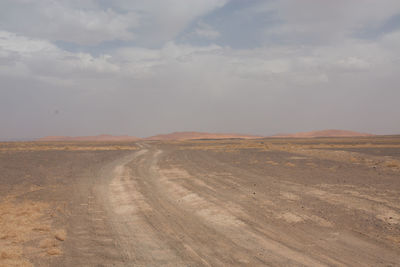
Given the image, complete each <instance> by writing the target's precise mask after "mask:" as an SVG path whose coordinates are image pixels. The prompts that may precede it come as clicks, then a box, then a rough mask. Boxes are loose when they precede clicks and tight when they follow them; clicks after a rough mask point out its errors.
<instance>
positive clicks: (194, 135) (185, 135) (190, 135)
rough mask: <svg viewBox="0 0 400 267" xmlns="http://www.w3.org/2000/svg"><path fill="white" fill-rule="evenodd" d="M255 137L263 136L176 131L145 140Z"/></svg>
mask: <svg viewBox="0 0 400 267" xmlns="http://www.w3.org/2000/svg"><path fill="white" fill-rule="evenodd" d="M232 138H240V139H254V138H261V136H256V135H243V134H225V133H202V132H174V133H169V134H159V135H155V136H151V137H147V138H145V139H144V140H193V139H232Z"/></svg>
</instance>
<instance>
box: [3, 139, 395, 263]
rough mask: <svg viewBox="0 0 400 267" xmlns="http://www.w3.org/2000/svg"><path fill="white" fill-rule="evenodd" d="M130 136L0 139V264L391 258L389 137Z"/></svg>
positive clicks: (391, 161)
mask: <svg viewBox="0 0 400 267" xmlns="http://www.w3.org/2000/svg"><path fill="white" fill-rule="evenodd" d="M82 146H83V145H82ZM135 146H136V148H137V149H136V150H131V151H130V150H118V148H116V149H115V150H104V151H103V150H99V151H96V150H91V151H84V150H83V151H80V150H79V151H59V150H57V151H55V150H46V151H37V150H33V149H31V150H29V149H28V150H27V151H19V150H18V151H15V150H12V149H9V150H3V151H2V152H1V153H0V170H1V176H0V182H1V183H0V193H1V204H2V205H5V206H4V207H7V209H9V212H8V213H7V214H5V215H4V214H2V215H1V216H2V217H0V218H1V220H3V221H4V220H5V219H7V220H11V219H13V218H14V219H13V220H14V222H15V224H22V223H21V222H19V219H18V216H30V218H31V224H32V226H29V225H30V224H28V225H25V224H24V225H22V226H21V227H23V228H22V230H21V231H22V232H21V236H20V238H19V239H18V240H19V242H14V243H13V241H15V240H17V239H15V238H16V237H15V236H16V234H14V235H15V236H14V237H13V235H3V237H0V255H2V257H0V266H1V265H3V266H7V265H6V263H10V262H11V263H12V261H14V262H18V261H19V262H20V263H23V264H25V265H26V266H29V264H33V265H36V266H56V265H58V266H243V265H244V266H302V265H303V266H399V262H400V198H399V195H400V158H399V157H398V151H399V149H400V148H399V146H400V139H399V138H391V139H384V140H383V139H382V140H381V139H379V140H378V139H376V138H375V137H374V138H371V139H365V140H364V139H335V140H331V139H324V140H318V139H315V140H311V141H310V140H307V141H304V142H303V141H302V140H284V139H283V140H275V139H274V140H269V139H265V140H252V141H249V140H246V141H240V140H230V141H229V140H228V141H227V140H225V141H185V142H139V143H137V144H136V145H135ZM86 147H87V146H86ZM101 147H104V145H102V146H101ZM386 150H387V153H385V151H386ZM377 151H378V152H377ZM396 151H397V152H396ZM2 207H3V206H2ZM20 210H25V212H23V213H22V215H21V214H20V212H19V211H20ZM23 218H25V217H23ZM0 223H1V221H0ZM38 223H40V225H43V226H46V227H44V228H43V229H41V230H37V229H36V228H37V224H38ZM35 227H36V228H35ZM23 229H25V230H23ZM35 229H36V230H35ZM8 231H9V232H10V233H12V232H13V231H14V233H16V232H17V233H18V232H19V231H16V230H15V229H14V230H13V229H9V230H8ZM0 234H3V233H2V232H1V230H0ZM4 236H6V237H4ZM13 238H14V239H15V240H14V239H13ZM35 247H39V249H36V250H35V249H33V248H35ZM13 250H15V251H17V253H16V254H15V255H14V254H12V253H11V252H10V251H13ZM3 252H4V253H3ZM7 253H8V254H7ZM8 266H10V265H8ZM16 266H17V265H16Z"/></svg>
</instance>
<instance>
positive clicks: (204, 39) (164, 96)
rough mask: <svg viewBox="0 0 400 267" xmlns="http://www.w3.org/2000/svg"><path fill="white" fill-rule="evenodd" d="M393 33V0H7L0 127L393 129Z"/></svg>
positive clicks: (72, 132)
mask: <svg viewBox="0 0 400 267" xmlns="http://www.w3.org/2000/svg"><path fill="white" fill-rule="evenodd" d="M15 18H18V19H15ZM399 47H400V2H399V1H397V0H382V1H374V0H365V1H362V2H361V1H357V0H350V1H329V2H327V1H315V0H306V1H301V2H300V1H286V0H280V1H259V0H254V1H239V0H230V1H229V0H216V1H214V0H212V1H204V0H194V1H190V3H188V2H187V1H170V0H168V1H164V0H163V1H160V0H154V1H145V2H143V1H124V0H118V1H84V2H82V1H72V0H71V1H62V2H53V1H15V0H4V1H1V3H0V84H1V86H0V127H1V128H0V129H1V131H0V139H1V140H5V139H10V138H11V139H21V138H22V139H24V138H38V137H43V136H49V135H50V136H92V135H98V134H103V133H106V134H111V135H129V136H138V137H147V136H153V135H157V134H160V133H169V132H175V131H200V132H212V133H214V132H217V133H247V134H252V135H262V136H266V135H273V134H277V133H294V132H303V131H315V130H320V129H347V130H353V131H357V132H367V133H374V134H396V133H400V117H399V116H398V114H400V105H398V99H400V90H399V89H398V84H400V78H399V77H400V75H399V74H400V73H399V70H400V67H399V63H400V49H399Z"/></svg>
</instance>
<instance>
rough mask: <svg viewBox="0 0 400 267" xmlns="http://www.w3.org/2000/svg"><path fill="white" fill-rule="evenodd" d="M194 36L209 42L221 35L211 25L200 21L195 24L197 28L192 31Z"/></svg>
mask: <svg viewBox="0 0 400 267" xmlns="http://www.w3.org/2000/svg"><path fill="white" fill-rule="evenodd" d="M194 34H195V35H196V36H197V37H200V38H205V39H211V40H212V39H217V38H218V37H220V35H221V34H220V33H219V32H218V31H216V30H215V29H214V28H213V27H212V26H211V25H208V24H206V23H204V22H201V21H200V22H199V23H198V24H197V28H196V29H195V30H194Z"/></svg>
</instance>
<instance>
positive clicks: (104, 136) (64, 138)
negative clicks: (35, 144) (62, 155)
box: [38, 134, 140, 141]
mask: <svg viewBox="0 0 400 267" xmlns="http://www.w3.org/2000/svg"><path fill="white" fill-rule="evenodd" d="M139 139H140V138H138V137H134V136H128V135H121V136H114V135H108V134H102V135H96V136H75V137H70V136H47V137H43V138H39V139H38V141H137V140H139Z"/></svg>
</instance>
